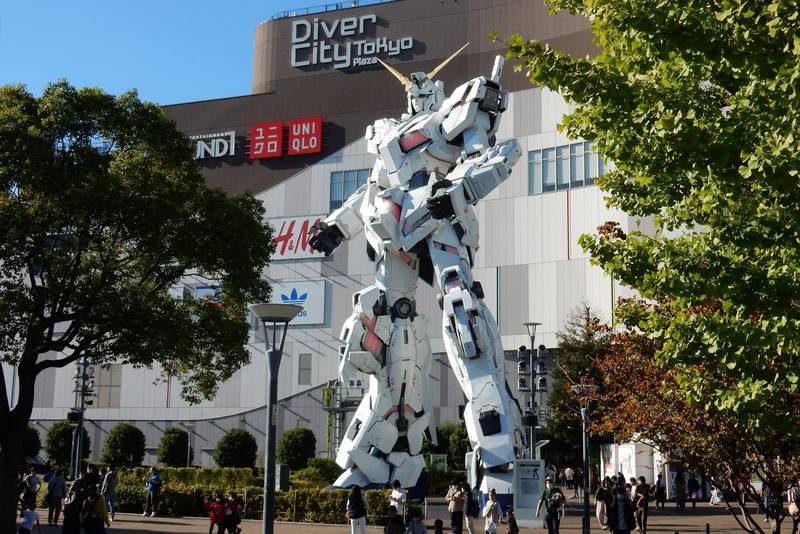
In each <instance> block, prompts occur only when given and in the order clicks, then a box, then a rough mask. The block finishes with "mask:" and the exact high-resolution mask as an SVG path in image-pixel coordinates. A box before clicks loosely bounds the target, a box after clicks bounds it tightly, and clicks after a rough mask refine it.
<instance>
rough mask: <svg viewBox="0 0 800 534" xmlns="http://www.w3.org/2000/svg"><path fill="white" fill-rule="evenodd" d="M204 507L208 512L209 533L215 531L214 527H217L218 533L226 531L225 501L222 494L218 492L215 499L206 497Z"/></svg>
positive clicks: (211, 533)
mask: <svg viewBox="0 0 800 534" xmlns="http://www.w3.org/2000/svg"><path fill="white" fill-rule="evenodd" d="M203 508H204V509H205V511H206V513H207V514H208V534H213V533H214V527H217V534H222V533H223V532H225V503H224V502H223V499H222V494H221V493H217V495H216V496H215V497H214V500H213V501H209V500H208V499H207V498H205V497H204V498H203Z"/></svg>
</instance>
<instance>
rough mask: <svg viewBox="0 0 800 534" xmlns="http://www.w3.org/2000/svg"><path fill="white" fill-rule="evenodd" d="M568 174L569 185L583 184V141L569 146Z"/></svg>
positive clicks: (579, 185) (577, 185)
mask: <svg viewBox="0 0 800 534" xmlns="http://www.w3.org/2000/svg"><path fill="white" fill-rule="evenodd" d="M569 176H570V186H571V187H581V186H583V143H577V144H572V145H570V146H569Z"/></svg>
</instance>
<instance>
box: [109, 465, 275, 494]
mask: <svg viewBox="0 0 800 534" xmlns="http://www.w3.org/2000/svg"><path fill="white" fill-rule="evenodd" d="M117 474H118V476H119V483H120V484H125V485H131V486H139V485H144V480H145V478H147V474H148V468H146V467H136V468H133V469H124V470H120V471H119V472H118V473H117ZM158 474H159V476H160V477H161V481H162V483H163V485H164V487H165V488H166V487H177V486H183V487H194V486H197V487H206V488H215V489H216V488H219V489H220V490H221V491H231V490H236V489H238V488H244V487H248V486H256V485H258V483H257V481H256V479H255V478H254V477H253V471H252V469H239V468H232V467H225V468H221V467H163V468H161V469H159V470H158ZM262 485H263V481H262Z"/></svg>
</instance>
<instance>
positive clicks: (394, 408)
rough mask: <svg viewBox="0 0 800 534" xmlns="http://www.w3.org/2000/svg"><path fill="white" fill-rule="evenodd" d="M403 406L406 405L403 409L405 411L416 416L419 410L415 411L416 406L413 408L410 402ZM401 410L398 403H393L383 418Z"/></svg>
mask: <svg viewBox="0 0 800 534" xmlns="http://www.w3.org/2000/svg"><path fill="white" fill-rule="evenodd" d="M403 406H404V410H403V411H404V412H409V413H410V414H411V415H413V416H415V417H416V415H417V412H415V411H414V408H412V407H411V405H410V404H404V405H403ZM399 411H400V409H399V407H398V406H397V404H392V406H391V407H390V408H389V409H388V410H387V411H386V413H385V414H383V418H384V419H386V418H388V417H389V416H390V415H392V414H393V413H397V412H399Z"/></svg>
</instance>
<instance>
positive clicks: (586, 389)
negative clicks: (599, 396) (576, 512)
mask: <svg viewBox="0 0 800 534" xmlns="http://www.w3.org/2000/svg"><path fill="white" fill-rule="evenodd" d="M596 389H597V386H595V385H594V384H576V385H574V386H572V391H574V392H575V394H576V395H579V396H580V397H581V399H582V400H581V423H582V428H583V534H589V530H590V529H589V434H587V433H586V423H587V422H588V418H587V416H586V413H587V411H588V409H589V400H588V399H587V398H586V397H587V396H588V395H589V394H590V393H592V392H593V391H594V390H596Z"/></svg>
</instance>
